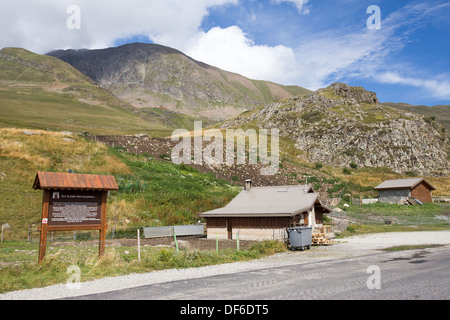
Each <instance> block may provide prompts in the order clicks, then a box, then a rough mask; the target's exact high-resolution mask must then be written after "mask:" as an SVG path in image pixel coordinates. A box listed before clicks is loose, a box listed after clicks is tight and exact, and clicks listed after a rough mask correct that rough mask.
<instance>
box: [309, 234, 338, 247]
mask: <svg viewBox="0 0 450 320" xmlns="http://www.w3.org/2000/svg"><path fill="white" fill-rule="evenodd" d="M331 244H334V241H333V240H331V239H329V238H328V237H327V235H326V233H322V232H321V233H313V235H312V245H313V246H328V245H331Z"/></svg>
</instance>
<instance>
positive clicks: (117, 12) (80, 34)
mask: <svg viewBox="0 0 450 320" xmlns="http://www.w3.org/2000/svg"><path fill="white" fill-rule="evenodd" d="M237 1H238V0H189V1H185V0H162V1H147V0H127V1H106V0H96V1H89V0H58V1H55V0H40V1H31V0H15V1H5V0H2V9H1V10H0V30H2V32H0V47H5V46H16V47H22V48H27V49H29V50H32V51H34V52H37V53H45V52H47V51H50V50H54V49H58V48H104V47H108V46H111V45H113V43H114V41H115V40H116V39H118V38H125V37H131V36H134V35H147V36H149V37H151V38H152V39H153V40H154V41H161V42H164V43H166V44H167V45H172V46H174V47H177V46H178V47H179V46H181V45H182V44H184V42H185V41H186V39H189V38H190V37H192V36H193V35H195V34H196V33H197V32H198V29H199V27H200V25H201V23H202V21H203V19H204V17H205V16H206V15H207V14H208V9H210V8H213V7H216V6H221V5H226V4H237ZM71 5H77V6H79V8H80V10H81V29H80V30H69V29H68V28H67V26H66V20H67V19H68V18H69V14H67V12H66V10H67V8H68V7H69V6H71ZM5 30H7V31H6V32H5Z"/></svg>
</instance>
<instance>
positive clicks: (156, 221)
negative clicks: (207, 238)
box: [0, 129, 240, 240]
mask: <svg viewBox="0 0 450 320" xmlns="http://www.w3.org/2000/svg"><path fill="white" fill-rule="evenodd" d="M36 133H38V134H36V135H32V136H28V135H25V134H24V133H23V130H20V129H0V173H5V176H4V177H3V179H2V180H0V192H1V194H2V196H1V197H0V222H1V223H2V224H3V223H9V224H10V225H11V227H12V229H11V230H10V231H6V233H5V239H7V240H20V239H26V237H27V232H28V229H29V228H30V227H36V226H37V225H38V224H39V221H40V217H41V209H42V191H40V190H37V191H35V190H33V189H32V185H33V182H34V179H35V176H36V173H37V171H39V170H41V171H57V172H66V171H67V169H68V168H71V169H72V170H74V171H75V172H78V173H92V174H111V175H114V176H115V178H116V181H117V183H118V185H119V191H117V192H111V193H110V197H109V200H108V201H109V202H108V212H107V218H108V225H110V226H143V225H145V226H164V225H179V224H191V223H196V222H197V221H198V220H199V213H201V212H204V211H208V210H212V209H215V208H218V207H222V206H224V205H226V204H227V203H228V202H229V201H230V200H231V199H233V197H234V196H236V195H237V193H239V191H240V187H236V186H234V185H231V184H230V183H228V182H227V181H225V180H220V179H216V178H215V177H214V175H212V174H203V173H200V172H199V171H197V170H195V169H193V168H191V167H189V166H186V165H183V164H182V165H175V164H173V163H172V162H171V161H166V160H163V159H154V160H149V158H148V157H145V156H143V155H141V156H137V155H132V154H128V153H126V152H121V150H120V148H108V147H106V146H104V145H102V144H100V143H97V142H94V141H90V140H86V139H84V138H82V137H79V136H70V138H71V139H73V140H74V141H73V142H66V141H64V140H62V138H63V137H65V136H64V135H63V134H60V133H55V132H47V131H36Z"/></svg>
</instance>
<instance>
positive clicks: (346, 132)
mask: <svg viewBox="0 0 450 320" xmlns="http://www.w3.org/2000/svg"><path fill="white" fill-rule="evenodd" d="M250 122H251V123H252V124H253V125H257V126H259V127H261V128H266V129H270V128H278V129H279V130H280V134H281V135H282V136H285V137H289V138H291V139H293V140H294V141H295V145H296V147H297V148H299V149H300V150H302V151H303V152H304V154H305V156H306V157H307V158H308V159H309V160H310V161H312V162H320V163H323V164H328V165H333V166H341V167H347V166H349V165H350V164H351V163H353V165H355V164H356V165H357V166H359V167H387V168H390V169H392V170H394V171H396V172H399V173H407V172H409V173H414V174H420V175H428V176H444V175H447V174H448V168H449V161H448V160H449V149H450V147H449V141H450V137H449V134H448V131H446V129H445V128H443V127H442V126H441V125H439V124H437V123H436V122H433V121H430V120H429V119H425V118H424V117H423V116H420V115H418V114H415V113H409V112H403V111H400V110H397V109H394V108H390V107H388V106H385V105H382V104H380V103H379V101H378V99H377V96H376V94H375V93H373V92H368V91H366V90H365V89H364V88H361V87H351V86H348V85H346V84H342V83H334V84H332V85H331V86H329V87H327V88H325V89H320V90H318V91H317V92H314V93H311V94H309V95H306V96H302V97H295V98H292V99H288V100H285V101H283V102H279V103H271V104H268V105H266V106H264V107H262V108H260V109H258V110H256V111H253V112H247V113H244V114H243V115H241V116H239V117H237V118H234V119H232V120H230V121H227V122H225V123H224V124H223V127H239V126H242V125H244V124H248V123H250Z"/></svg>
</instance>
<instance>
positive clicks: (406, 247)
mask: <svg viewBox="0 0 450 320" xmlns="http://www.w3.org/2000/svg"><path fill="white" fill-rule="evenodd" d="M442 246H443V245H442V244H418V245H404V246H396V247H390V248H385V249H382V250H383V251H388V252H391V251H404V250H415V249H427V248H437V247H442Z"/></svg>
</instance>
